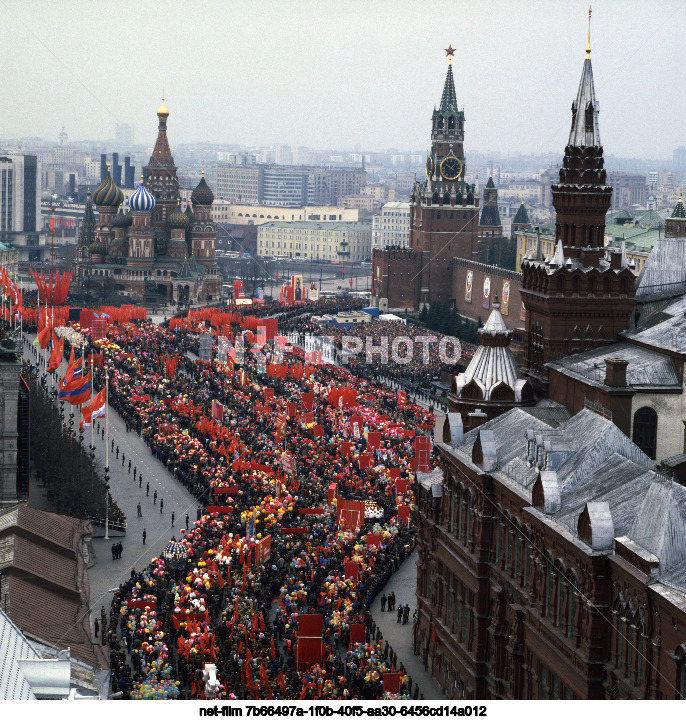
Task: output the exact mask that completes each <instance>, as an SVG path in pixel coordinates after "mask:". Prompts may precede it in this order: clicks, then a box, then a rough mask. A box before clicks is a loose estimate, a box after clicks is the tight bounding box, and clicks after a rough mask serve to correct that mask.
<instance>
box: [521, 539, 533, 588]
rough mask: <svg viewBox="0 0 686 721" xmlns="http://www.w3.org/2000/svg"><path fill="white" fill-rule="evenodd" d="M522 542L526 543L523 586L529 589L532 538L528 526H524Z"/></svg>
mask: <svg viewBox="0 0 686 721" xmlns="http://www.w3.org/2000/svg"><path fill="white" fill-rule="evenodd" d="M522 540H523V543H524V575H523V577H522V586H524V588H528V587H529V573H531V536H530V534H529V529H528V528H527V527H526V526H522Z"/></svg>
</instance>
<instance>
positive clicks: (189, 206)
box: [186, 203, 195, 225]
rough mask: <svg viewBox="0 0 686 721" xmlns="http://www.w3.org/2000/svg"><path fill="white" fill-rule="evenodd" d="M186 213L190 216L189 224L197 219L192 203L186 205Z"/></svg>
mask: <svg viewBox="0 0 686 721" xmlns="http://www.w3.org/2000/svg"><path fill="white" fill-rule="evenodd" d="M186 215H187V216H188V224H189V225H190V224H191V223H192V222H193V221H194V220H195V215H193V208H192V207H191V204H190V203H188V205H187V206H186Z"/></svg>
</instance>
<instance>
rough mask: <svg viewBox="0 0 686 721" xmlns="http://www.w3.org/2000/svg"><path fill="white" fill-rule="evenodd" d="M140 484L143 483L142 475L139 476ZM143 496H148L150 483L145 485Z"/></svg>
mask: <svg viewBox="0 0 686 721" xmlns="http://www.w3.org/2000/svg"><path fill="white" fill-rule="evenodd" d="M141 483H143V475H142V474H141ZM145 495H146V496H149V495H150V483H149V482H148V483H146V484H145Z"/></svg>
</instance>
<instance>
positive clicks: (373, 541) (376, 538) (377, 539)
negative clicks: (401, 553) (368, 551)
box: [367, 533, 381, 548]
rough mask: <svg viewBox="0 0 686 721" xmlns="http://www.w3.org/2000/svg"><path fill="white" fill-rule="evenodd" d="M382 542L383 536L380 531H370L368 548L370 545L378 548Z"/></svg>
mask: <svg viewBox="0 0 686 721" xmlns="http://www.w3.org/2000/svg"><path fill="white" fill-rule="evenodd" d="M380 543H381V536H380V535H379V534H378V533H368V534H367V548H369V547H370V546H374V547H375V548H378V547H379V544H380Z"/></svg>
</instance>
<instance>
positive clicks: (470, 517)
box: [464, 491, 474, 544]
mask: <svg viewBox="0 0 686 721" xmlns="http://www.w3.org/2000/svg"><path fill="white" fill-rule="evenodd" d="M465 502H466V505H467V519H466V522H465V529H464V530H465V534H464V542H465V543H466V544H469V543H471V540H472V524H473V521H474V501H473V500H472V494H471V493H470V492H469V491H467V492H466V494H465Z"/></svg>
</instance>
